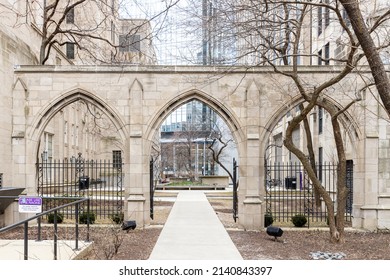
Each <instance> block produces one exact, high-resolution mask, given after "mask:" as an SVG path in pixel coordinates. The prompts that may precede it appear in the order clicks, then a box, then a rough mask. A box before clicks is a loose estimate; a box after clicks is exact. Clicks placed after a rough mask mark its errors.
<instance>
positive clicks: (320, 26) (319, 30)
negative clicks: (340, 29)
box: [317, 1, 322, 36]
mask: <svg viewBox="0 0 390 280" xmlns="http://www.w3.org/2000/svg"><path fill="white" fill-rule="evenodd" d="M321 2H322V1H321ZM317 13H318V15H317V16H318V36H320V35H321V33H322V7H321V6H318V11H317Z"/></svg>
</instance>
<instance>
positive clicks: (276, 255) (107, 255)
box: [0, 199, 390, 260]
mask: <svg viewBox="0 0 390 280" xmlns="http://www.w3.org/2000/svg"><path fill="white" fill-rule="evenodd" d="M211 204H212V206H213V207H214V209H215V211H216V213H217V215H218V217H219V218H220V220H221V222H222V223H223V224H224V226H225V227H226V228H227V231H228V233H229V235H230V237H231V238H232V240H233V242H234V243H235V244H236V246H237V248H238V250H239V251H240V253H241V255H242V256H243V258H244V259H245V260H261V259H268V260H270V259H276V260H310V259H343V260H344V259H345V260H389V259H390V233H388V232H387V233H386V232H382V233H373V232H362V231H348V232H346V242H345V243H343V244H332V243H330V242H329V233H328V231H327V230H326V229H317V230H314V229H307V228H304V229H296V228H283V231H284V233H283V236H282V237H280V238H278V239H277V241H275V240H274V238H273V237H270V236H268V235H267V234H266V232H265V230H260V231H245V230H243V229H240V228H237V224H236V223H234V221H233V218H232V213H231V209H230V208H231V201H229V200H218V199H212V200H211ZM172 205H173V202H164V201H160V202H156V204H155V217H154V220H153V222H152V225H151V226H150V227H148V228H146V229H135V230H132V231H128V232H126V231H123V230H121V228H120V226H118V225H96V224H95V225H92V226H91V231H90V240H91V241H94V244H93V245H92V246H91V249H90V250H89V252H88V253H87V254H84V257H83V258H84V259H88V260H94V259H95V260H98V259H100V260H107V259H114V260H115V259H116V260H146V259H148V257H149V255H150V253H151V252H152V250H153V246H154V244H155V243H156V241H157V239H158V236H159V234H160V232H161V230H162V227H163V224H164V223H165V221H166V218H167V217H168V215H169V211H170V209H171V207H172ZM29 236H30V238H35V236H36V227H32V228H31V229H30V230H29ZM52 236H53V227H52V226H44V227H43V233H42V238H43V239H52ZM73 236H74V228H73V227H71V226H69V225H60V227H59V236H58V238H59V239H71V238H73ZM0 238H1V239H19V238H20V239H22V238H23V231H22V229H21V228H19V229H16V230H13V231H11V232H7V233H2V234H0ZM83 238H86V231H85V226H81V227H80V239H83Z"/></svg>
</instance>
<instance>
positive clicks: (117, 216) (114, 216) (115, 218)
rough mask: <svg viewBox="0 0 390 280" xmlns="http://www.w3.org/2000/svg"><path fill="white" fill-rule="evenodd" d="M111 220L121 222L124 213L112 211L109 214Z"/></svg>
mask: <svg viewBox="0 0 390 280" xmlns="http://www.w3.org/2000/svg"><path fill="white" fill-rule="evenodd" d="M111 220H112V221H113V222H114V223H116V224H117V225H119V224H121V223H123V220H124V214H123V213H114V214H112V215H111Z"/></svg>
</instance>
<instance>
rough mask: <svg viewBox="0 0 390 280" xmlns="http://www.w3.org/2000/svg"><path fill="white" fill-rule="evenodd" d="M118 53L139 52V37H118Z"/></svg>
mask: <svg viewBox="0 0 390 280" xmlns="http://www.w3.org/2000/svg"><path fill="white" fill-rule="evenodd" d="M119 46H120V47H119V51H121V52H140V51H141V36H140V35H119Z"/></svg>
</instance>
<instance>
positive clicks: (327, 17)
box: [324, 0, 330, 28]
mask: <svg viewBox="0 0 390 280" xmlns="http://www.w3.org/2000/svg"><path fill="white" fill-rule="evenodd" d="M325 4H327V5H329V0H326V1H325ZM329 24H330V10H329V8H325V15H324V26H325V28H326V27H328V26H329Z"/></svg>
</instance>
